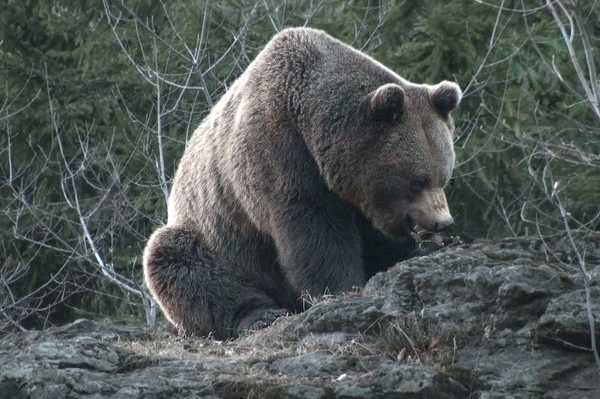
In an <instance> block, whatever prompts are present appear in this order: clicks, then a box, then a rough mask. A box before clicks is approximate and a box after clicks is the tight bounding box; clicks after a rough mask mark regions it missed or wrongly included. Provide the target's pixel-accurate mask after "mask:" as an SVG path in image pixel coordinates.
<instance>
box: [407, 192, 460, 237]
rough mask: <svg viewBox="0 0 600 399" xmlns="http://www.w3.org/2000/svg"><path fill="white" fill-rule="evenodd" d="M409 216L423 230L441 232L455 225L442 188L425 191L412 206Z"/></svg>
mask: <svg viewBox="0 0 600 399" xmlns="http://www.w3.org/2000/svg"><path fill="white" fill-rule="evenodd" d="M408 215H409V216H410V217H411V219H412V220H413V221H414V222H415V223H416V224H417V225H418V226H419V227H421V228H424V229H426V230H429V231H435V232H437V231H441V230H444V229H446V228H448V227H450V226H451V225H453V224H454V218H453V217H452V215H451V214H450V210H449V209H448V201H447V200H446V194H445V193H444V190H443V189H441V188H436V189H430V190H425V191H423V192H422V193H421V194H419V196H418V197H417V198H416V199H415V201H414V202H413V204H412V205H411V206H410V209H409V212H408Z"/></svg>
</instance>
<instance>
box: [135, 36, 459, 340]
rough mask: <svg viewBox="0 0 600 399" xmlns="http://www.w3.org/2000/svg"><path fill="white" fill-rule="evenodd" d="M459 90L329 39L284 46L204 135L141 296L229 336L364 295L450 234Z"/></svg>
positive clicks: (180, 321)
mask: <svg viewBox="0 0 600 399" xmlns="http://www.w3.org/2000/svg"><path fill="white" fill-rule="evenodd" d="M460 96H461V93H460V89H459V88H458V86H457V85H456V84H455V83H451V82H446V81H444V82H442V83H440V84H438V85H434V86H430V85H419V84H414V83H411V82H408V81H407V80H405V79H403V78H401V77H399V76H398V75H396V74H395V73H394V72H392V71H390V70H389V69H387V68H386V67H384V66H383V65H381V64H380V63H378V62H377V61H375V60H373V59H372V58H370V57H368V56H367V55H365V54H363V53H361V52H359V51H357V50H355V49H353V48H351V47H350V46H348V45H345V44H343V43H342V42H340V41H338V40H336V39H334V38H332V37H331V36H329V35H328V34H326V33H325V32H322V31H318V30H314V29H308V28H293V29H286V30H285V31H283V32H281V33H279V34H277V35H276V36H275V37H274V38H273V39H272V40H271V41H270V42H269V43H268V44H267V45H266V47H265V48H264V49H263V50H262V51H261V52H260V54H259V55H258V56H257V57H256V59H255V60H254V61H253V62H252V63H251V64H250V65H249V66H248V68H247V70H246V71H245V72H244V73H243V74H242V75H241V76H240V77H239V79H238V80H237V81H235V83H234V84H233V85H232V86H231V87H230V88H229V90H228V91H227V92H226V93H225V95H224V96H223V97H222V98H221V99H220V101H219V102H218V103H217V104H216V105H215V106H214V108H213V109H212V111H211V112H210V114H209V115H208V116H207V117H206V119H205V120H204V121H203V122H202V123H201V125H200V126H199V127H198V129H197V130H196V131H195V133H194V135H193V136H192V138H191V140H190V142H189V143H188V145H187V148H186V150H185V153H184V155H183V157H182V159H181V162H180V164H179V168H178V170H177V173H176V176H175V179H174V183H173V188H172V192H171V196H170V198H169V209H168V213H169V217H168V223H167V225H166V226H164V227H161V228H159V229H158V230H157V231H156V232H155V233H154V234H153V235H152V236H151V237H150V240H149V242H148V244H147V246H146V249H145V252H144V274H145V278H146V283H147V285H148V287H149V288H150V290H151V292H152V293H153V295H154V297H155V298H156V300H157V301H158V303H159V304H160V307H161V309H162V310H163V312H164V314H165V316H166V317H167V319H169V321H170V322H171V323H173V324H174V325H175V326H176V327H177V328H178V330H179V331H180V332H181V333H183V334H198V335H207V334H210V333H212V334H214V336H216V337H219V338H224V337H231V336H236V335H237V334H239V333H240V332H241V331H243V330H246V329H253V328H256V327H261V326H264V325H267V324H268V323H270V322H271V321H272V320H273V319H274V318H276V317H277V316H279V315H281V314H283V313H286V312H289V311H292V312H293V311H298V310H299V309H300V297H301V295H302V294H303V293H305V292H307V293H309V294H311V295H320V294H323V293H325V292H329V293H338V292H341V291H346V290H350V289H352V288H353V287H361V286H363V285H364V283H365V282H366V280H367V279H368V278H369V277H370V276H371V275H373V274H374V273H376V272H378V271H381V270H383V269H385V268H387V267H389V266H391V265H392V264H394V263H395V262H397V261H398V260H401V259H404V258H406V257H408V256H409V254H410V253H411V252H412V251H413V249H414V241H413V240H412V238H411V237H410V235H409V234H408V233H409V232H410V229H411V227H412V226H413V225H414V224H418V225H420V226H422V227H424V228H427V229H430V230H437V229H440V228H443V227H445V226H446V225H449V224H451V223H452V217H451V216H450V213H449V211H448V207H447V204H446V197H445V195H444V192H443V187H444V185H445V184H446V183H447V182H448V180H449V179H450V176H451V173H452V169H453V167H454V149H453V144H452V143H453V130H454V127H453V122H452V118H451V116H450V111H451V110H452V109H454V108H455V107H456V106H457V104H458V102H459V101H460Z"/></svg>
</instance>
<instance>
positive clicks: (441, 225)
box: [433, 216, 454, 232]
mask: <svg viewBox="0 0 600 399" xmlns="http://www.w3.org/2000/svg"><path fill="white" fill-rule="evenodd" d="M453 224H454V218H453V217H452V216H449V217H448V218H447V219H446V220H442V221H439V222H435V224H434V225H433V230H434V231H436V232H437V231H442V230H445V229H447V228H448V227H450V226H452V225H453Z"/></svg>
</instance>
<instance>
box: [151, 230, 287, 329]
mask: <svg viewBox="0 0 600 399" xmlns="http://www.w3.org/2000/svg"><path fill="white" fill-rule="evenodd" d="M144 277H145V280H146V284H147V285H148V288H150V291H151V292H152V294H153V296H154V298H155V299H156V300H157V301H158V303H159V305H160V307H161V309H162V311H163V313H164V315H165V316H166V317H167V319H168V320H169V321H170V322H171V323H172V324H173V325H174V326H175V327H176V328H177V330H178V331H179V333H180V334H183V335H202V336H207V335H209V334H211V333H212V334H213V335H214V336H215V337H216V338H228V337H233V336H236V335H238V334H239V333H240V332H241V331H243V330H248V329H256V328H259V327H263V326H265V325H267V324H269V321H272V320H271V319H272V318H273V317H274V316H275V315H280V314H283V313H285V312H286V311H285V310H284V309H281V308H280V307H279V306H278V305H277V304H276V303H275V302H274V301H273V300H272V299H271V298H269V297H268V296H267V294H266V293H264V292H262V291H261V290H260V289H258V288H257V287H258V286H260V285H259V284H253V282H252V281H247V279H248V276H244V274H243V270H241V269H240V268H239V265H232V264H230V263H228V262H227V261H226V260H223V259H218V258H217V257H216V256H215V255H214V254H212V253H211V251H209V250H208V249H207V248H206V245H204V243H203V240H202V237H201V235H200V234H199V233H198V232H196V231H194V230H193V229H189V228H187V227H181V226H164V227H161V228H160V229H158V230H157V231H155V232H154V234H152V236H151V237H150V239H149V240H148V244H147V245H146V249H145V250H144Z"/></svg>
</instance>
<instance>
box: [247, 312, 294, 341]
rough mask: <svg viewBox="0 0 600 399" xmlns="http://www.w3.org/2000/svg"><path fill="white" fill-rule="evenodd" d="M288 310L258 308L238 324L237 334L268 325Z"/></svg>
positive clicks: (260, 328)
mask: <svg viewBox="0 0 600 399" xmlns="http://www.w3.org/2000/svg"><path fill="white" fill-rule="evenodd" d="M288 313H289V312H288V311H287V310H285V309H260V310H255V311H253V312H251V313H250V314H248V315H246V316H245V317H244V318H243V319H242V320H241V321H240V324H239V326H238V335H242V334H247V333H250V332H252V331H257V330H262V329H263V328H267V327H269V326H270V325H271V324H273V322H274V321H275V320H277V319H278V318H280V317H281V316H285V315H287V314H288Z"/></svg>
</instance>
